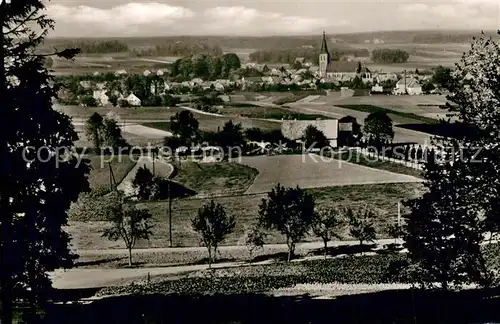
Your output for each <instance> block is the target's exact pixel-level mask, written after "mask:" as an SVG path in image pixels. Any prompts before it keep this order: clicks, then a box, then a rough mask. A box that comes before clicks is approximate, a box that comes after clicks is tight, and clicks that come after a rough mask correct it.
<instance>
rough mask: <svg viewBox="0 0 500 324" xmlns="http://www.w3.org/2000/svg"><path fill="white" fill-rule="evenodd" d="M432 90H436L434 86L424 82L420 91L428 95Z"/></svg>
mask: <svg viewBox="0 0 500 324" xmlns="http://www.w3.org/2000/svg"><path fill="white" fill-rule="evenodd" d="M434 89H436V87H435V86H434V84H433V83H432V82H429V81H428V82H425V83H424V84H423V85H422V91H423V92H424V93H425V94H429V93H431V91H433V90H434Z"/></svg>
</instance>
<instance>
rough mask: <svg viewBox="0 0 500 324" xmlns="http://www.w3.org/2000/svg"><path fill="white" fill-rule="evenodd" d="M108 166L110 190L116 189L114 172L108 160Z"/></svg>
mask: <svg viewBox="0 0 500 324" xmlns="http://www.w3.org/2000/svg"><path fill="white" fill-rule="evenodd" d="M108 167H109V185H110V187H111V191H113V190H115V189H116V179H115V174H114V173H113V168H112V167H111V162H108Z"/></svg>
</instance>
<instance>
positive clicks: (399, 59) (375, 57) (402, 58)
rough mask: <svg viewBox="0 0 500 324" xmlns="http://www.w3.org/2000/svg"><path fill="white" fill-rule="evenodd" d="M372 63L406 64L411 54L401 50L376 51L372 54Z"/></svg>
mask: <svg viewBox="0 0 500 324" xmlns="http://www.w3.org/2000/svg"><path fill="white" fill-rule="evenodd" d="M371 58H372V61H373V62H375V63H406V62H408V59H409V58H410V54H408V53H407V52H406V51H403V50H400V49H390V48H383V49H374V50H373V51H372V54H371Z"/></svg>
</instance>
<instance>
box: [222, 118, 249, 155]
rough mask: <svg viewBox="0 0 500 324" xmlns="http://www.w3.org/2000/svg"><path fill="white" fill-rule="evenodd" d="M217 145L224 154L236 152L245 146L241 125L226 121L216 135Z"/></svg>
mask: <svg viewBox="0 0 500 324" xmlns="http://www.w3.org/2000/svg"><path fill="white" fill-rule="evenodd" d="M217 138H218V140H217V144H218V145H219V146H220V147H222V148H223V149H224V151H225V153H226V154H229V152H232V151H236V152H237V151H238V150H239V149H240V148H243V146H244V145H245V138H244V136H243V128H242V126H241V124H239V123H238V124H234V123H233V121H232V120H229V121H227V122H226V123H225V124H224V127H222V130H221V131H220V132H219V133H218V134H217Z"/></svg>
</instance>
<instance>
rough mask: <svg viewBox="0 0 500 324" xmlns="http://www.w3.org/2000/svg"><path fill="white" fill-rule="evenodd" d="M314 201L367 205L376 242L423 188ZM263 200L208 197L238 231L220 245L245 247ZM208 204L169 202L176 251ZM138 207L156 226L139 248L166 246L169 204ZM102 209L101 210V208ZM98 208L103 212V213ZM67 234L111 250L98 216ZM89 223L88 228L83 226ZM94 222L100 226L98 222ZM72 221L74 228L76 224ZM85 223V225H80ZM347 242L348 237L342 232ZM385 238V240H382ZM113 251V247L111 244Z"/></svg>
mask: <svg viewBox="0 0 500 324" xmlns="http://www.w3.org/2000/svg"><path fill="white" fill-rule="evenodd" d="M306 192H308V193H311V194H312V196H313V198H314V199H315V201H316V206H318V207H324V206H332V205H340V206H351V207H353V208H364V207H365V206H370V207H371V208H372V209H373V210H374V211H375V218H374V222H375V227H376V229H377V232H378V233H379V237H384V236H386V235H387V234H384V233H385V228H386V225H387V223H388V222H392V221H394V220H395V219H396V218H397V215H398V208H397V206H398V202H400V201H402V200H405V199H408V198H411V197H415V196H418V195H419V194H420V193H422V192H423V187H422V185H421V184H412V183H396V184H375V185H354V186H343V187H330V188H315V189H307V190H306ZM262 198H265V195H262V194H261V195H226V196H222V197H216V198H212V199H214V200H215V201H216V202H217V203H220V204H222V206H223V207H224V208H225V209H226V210H228V212H229V213H230V214H232V215H234V216H235V217H236V228H235V230H234V232H233V233H231V234H229V235H228V237H227V239H226V240H225V241H224V243H223V245H238V244H241V243H242V242H243V237H244V234H245V232H246V231H247V230H249V229H250V227H251V226H252V224H255V223H256V221H257V215H258V205H259V204H260V202H261V200H262ZM210 200H211V199H208V198H187V199H176V200H174V201H173V202H172V215H173V217H172V232H173V244H174V246H197V245H198V243H199V240H198V238H197V236H196V233H195V232H194V231H192V230H191V228H190V226H191V225H190V223H191V218H192V217H193V215H194V214H195V213H196V211H197V210H198V208H199V207H200V206H201V205H203V204H206V203H209V202H210ZM138 205H139V206H138V207H144V208H147V209H148V210H149V211H150V212H151V214H152V215H153V219H154V221H155V227H154V228H153V235H152V236H151V239H150V241H149V242H138V245H137V247H138V248H140V247H166V246H168V243H169V242H168V233H169V228H168V201H146V202H141V203H139V204H138ZM103 207H104V206H103ZM103 207H101V209H102V208H103ZM70 220H71V221H72V222H71V223H70V226H69V227H68V231H69V233H70V234H71V235H73V237H75V240H76V241H75V244H78V245H77V246H78V247H79V248H80V249H98V248H103V247H104V248H105V247H109V246H110V244H109V243H108V242H107V241H106V240H104V239H102V238H100V234H99V233H100V232H101V231H102V230H103V229H104V228H106V226H107V220H108V219H107V218H106V214H103V213H96V214H95V215H94V218H90V219H89V218H80V216H79V214H78V213H75V214H70ZM89 221H91V222H92V223H91V224H92V226H85V224H87V222H89ZM96 221H98V222H96ZM75 222H76V223H75ZM80 222H85V223H80ZM342 237H343V238H344V239H348V238H349V237H350V236H349V233H347V232H344V233H342ZM386 237H387V236H386ZM304 241H317V238H316V237H315V236H313V235H308V236H306V238H305V239H304ZM283 242H285V241H284V237H283V236H282V235H280V234H277V233H270V235H268V236H267V237H266V243H283ZM113 246H116V245H113Z"/></svg>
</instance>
